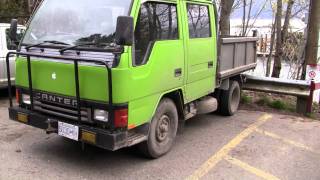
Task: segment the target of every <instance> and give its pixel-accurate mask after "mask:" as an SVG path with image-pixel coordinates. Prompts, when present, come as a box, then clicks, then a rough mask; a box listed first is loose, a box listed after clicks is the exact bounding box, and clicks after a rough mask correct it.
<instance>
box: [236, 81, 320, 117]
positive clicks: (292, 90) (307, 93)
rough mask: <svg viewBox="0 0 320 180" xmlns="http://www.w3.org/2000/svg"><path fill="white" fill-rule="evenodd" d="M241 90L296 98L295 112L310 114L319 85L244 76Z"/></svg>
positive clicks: (307, 82)
mask: <svg viewBox="0 0 320 180" xmlns="http://www.w3.org/2000/svg"><path fill="white" fill-rule="evenodd" d="M244 77H245V83H244V84H243V87H242V89H243V90H249V91H259V92H266V93H274V94H283V95H290V96H295V97H297V105H296V111H297V112H298V113H301V114H306V113H311V112H312V104H313V95H314V91H315V90H318V89H320V83H315V82H314V81H302V80H282V79H278V78H269V77H257V76H252V75H244Z"/></svg>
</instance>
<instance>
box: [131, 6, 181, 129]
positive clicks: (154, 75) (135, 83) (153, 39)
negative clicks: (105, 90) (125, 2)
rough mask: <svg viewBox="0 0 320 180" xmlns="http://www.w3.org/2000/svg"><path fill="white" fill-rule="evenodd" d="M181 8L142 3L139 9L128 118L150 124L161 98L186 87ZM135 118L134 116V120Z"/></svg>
mask: <svg viewBox="0 0 320 180" xmlns="http://www.w3.org/2000/svg"><path fill="white" fill-rule="evenodd" d="M178 14H179V11H178V6H177V4H176V2H173V1H161V2H156V1H143V3H142V4H141V5H140V6H139V9H137V15H135V17H137V20H136V27H135V51H134V52H133V53H132V55H133V57H132V67H131V77H132V79H131V83H132V86H131V88H132V92H134V93H132V94H131V99H132V100H136V101H132V102H131V103H130V104H129V106H130V112H129V119H135V120H136V121H138V122H137V123H138V124H140V123H139V122H141V121H149V120H150V117H151V116H152V113H153V111H154V109H155V108H156V106H157V103H158V101H159V97H160V96H161V95H162V94H163V93H165V92H168V91H172V90H174V89H178V88H179V89H180V88H181V87H183V84H184V73H185V71H184V67H185V64H184V61H185V58H184V43H183V38H182V31H181V29H182V28H180V27H181V21H180V17H179V16H178ZM133 116H135V117H133Z"/></svg>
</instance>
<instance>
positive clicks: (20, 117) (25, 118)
mask: <svg viewBox="0 0 320 180" xmlns="http://www.w3.org/2000/svg"><path fill="white" fill-rule="evenodd" d="M17 120H18V121H20V122H23V123H28V115H26V114H20V113H18V115H17Z"/></svg>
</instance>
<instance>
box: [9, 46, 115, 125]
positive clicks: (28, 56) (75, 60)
mask: <svg viewBox="0 0 320 180" xmlns="http://www.w3.org/2000/svg"><path fill="white" fill-rule="evenodd" d="M12 55H17V56H24V57H26V61H27V68H28V81H29V88H28V91H29V95H30V108H31V111H32V110H34V96H33V92H34V91H33V83H32V69H31V61H32V60H31V57H36V58H48V59H55V60H61V61H70V62H73V64H74V76H75V78H74V81H75V87H76V100H77V113H78V114H77V119H78V121H79V123H81V97H80V83H79V62H90V63H97V64H99V65H103V66H105V67H106V69H107V71H108V82H107V84H108V95H109V101H108V102H106V103H107V104H108V109H107V110H108V111H109V117H108V118H109V120H112V121H113V116H114V112H113V110H114V105H113V98H112V97H113V96H112V71H111V70H112V67H109V65H108V62H107V61H103V60H92V59H86V58H75V57H67V56H49V55H41V54H34V53H28V52H27V53H25V52H23V53H22V52H9V53H8V54H7V56H6V68H7V77H8V90H9V91H8V92H9V102H10V107H13V101H12V93H11V89H12V84H11V79H10V77H11V72H10V57H11V56H12ZM115 58H116V56H115ZM112 124H114V123H112Z"/></svg>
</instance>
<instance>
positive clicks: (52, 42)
mask: <svg viewBox="0 0 320 180" xmlns="http://www.w3.org/2000/svg"><path fill="white" fill-rule="evenodd" d="M47 43H50V44H61V45H70V44H68V43H65V42H61V41H43V42H41V43H38V44H33V45H29V46H27V47H26V50H27V51H29V49H30V48H33V47H39V46H41V45H43V44H47Z"/></svg>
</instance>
